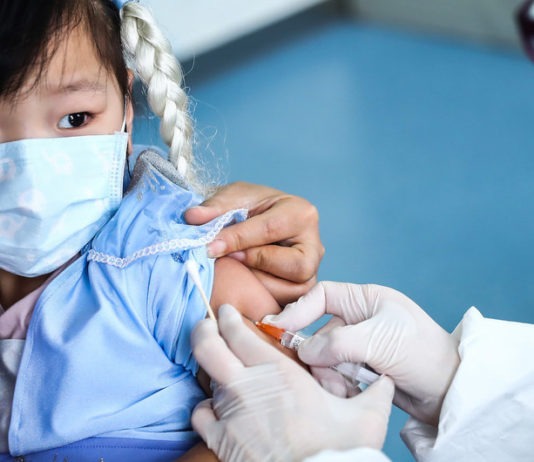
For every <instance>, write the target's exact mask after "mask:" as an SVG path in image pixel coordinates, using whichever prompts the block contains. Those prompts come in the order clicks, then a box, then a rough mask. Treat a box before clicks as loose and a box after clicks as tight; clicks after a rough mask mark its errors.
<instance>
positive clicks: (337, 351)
mask: <svg viewBox="0 0 534 462" xmlns="http://www.w3.org/2000/svg"><path fill="white" fill-rule="evenodd" d="M373 324H374V322H373V320H372V319H371V320H368V321H363V322H361V323H359V324H354V325H349V326H341V327H334V328H333V329H331V330H328V331H326V332H320V333H317V334H315V335H312V336H311V337H310V338H308V339H306V340H304V341H303V342H302V343H301V344H300V345H299V349H298V355H299V358H300V360H301V361H303V362H305V363H306V364H308V365H310V366H322V367H325V366H335V365H337V364H340V363H344V362H347V363H359V362H361V363H368V364H369V365H370V366H371V367H373V364H372V361H371V362H370V361H369V360H368V359H369V358H368V351H369V344H370V342H371V337H372V336H371V334H372V331H373Z"/></svg>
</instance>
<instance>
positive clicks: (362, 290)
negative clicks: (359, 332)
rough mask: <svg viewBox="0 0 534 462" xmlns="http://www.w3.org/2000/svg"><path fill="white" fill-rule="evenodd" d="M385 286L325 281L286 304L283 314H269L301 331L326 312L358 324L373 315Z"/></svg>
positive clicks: (273, 321) (276, 321) (275, 321)
mask: <svg viewBox="0 0 534 462" xmlns="http://www.w3.org/2000/svg"><path fill="white" fill-rule="evenodd" d="M384 289H385V288H383V287H381V286H376V285H357V284H350V283H343V282H332V281H322V282H319V283H318V284H317V285H316V286H315V287H314V288H313V289H312V290H311V291H310V292H309V293H308V294H306V295H304V296H303V297H301V298H300V299H299V300H297V301H296V302H295V303H291V304H289V305H287V306H286V307H285V309H284V310H283V311H282V313H280V314H279V315H277V316H274V317H269V322H270V323H271V324H274V325H277V326H279V327H283V328H285V329H289V330H295V329H296V330H298V329H302V328H303V327H305V326H307V325H309V324H311V323H312V322H313V321H315V320H317V319H319V317H321V316H322V315H323V314H333V315H336V316H338V317H340V318H341V319H343V320H344V321H345V323H346V324H356V323H358V322H361V321H364V320H366V319H368V318H370V317H371V316H372V315H373V312H374V309H375V307H376V303H377V300H378V299H379V298H380V294H381V293H382V291H383V290H384Z"/></svg>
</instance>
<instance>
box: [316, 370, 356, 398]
mask: <svg viewBox="0 0 534 462" xmlns="http://www.w3.org/2000/svg"><path fill="white" fill-rule="evenodd" d="M310 369H311V373H312V375H313V377H314V378H315V380H317V381H318V382H319V384H320V385H321V387H323V388H324V389H325V390H326V391H327V392H329V393H331V394H332V395H334V396H338V397H339V398H347V397H349V396H352V394H351V390H349V388H350V387H349V384H348V383H347V381H346V380H345V379H344V378H343V376H342V375H341V374H340V373H339V372H336V371H335V370H334V369H331V368H329V367H312V368H310Z"/></svg>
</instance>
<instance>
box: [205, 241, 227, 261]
mask: <svg viewBox="0 0 534 462" xmlns="http://www.w3.org/2000/svg"><path fill="white" fill-rule="evenodd" d="M225 251H226V242H224V241H223V240H222V239H215V240H214V241H213V242H211V243H210V244H208V257H209V258H218V257H222V256H223V255H224V253H225Z"/></svg>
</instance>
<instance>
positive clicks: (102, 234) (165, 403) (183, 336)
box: [0, 151, 245, 462]
mask: <svg viewBox="0 0 534 462" xmlns="http://www.w3.org/2000/svg"><path fill="white" fill-rule="evenodd" d="M200 201H201V198H200V197H199V196H198V195H196V194H194V193H191V192H190V191H187V190H186V189H185V188H183V187H182V186H180V184H179V180H178V178H177V176H176V171H175V169H174V168H173V167H172V165H171V164H169V163H168V162H167V161H165V160H163V159H162V158H161V156H159V155H158V154H156V153H154V152H150V151H147V152H144V153H143V154H142V155H141V156H140V158H139V159H138V161H137V162H136V167H135V170H134V177H133V180H132V182H131V185H130V188H129V190H128V192H127V194H126V195H125V197H124V198H123V200H122V202H121V205H120V207H119V210H118V211H117V212H116V214H115V215H114V216H113V218H112V219H111V220H110V221H109V222H108V223H107V224H106V225H105V226H104V227H103V228H102V229H101V230H100V231H99V232H98V234H97V235H96V236H95V238H94V239H93V240H92V242H91V243H90V244H89V245H88V246H86V248H85V249H83V251H82V254H81V256H80V257H79V258H78V259H77V260H76V261H74V262H73V263H72V264H71V265H70V266H69V267H68V268H66V269H65V270H64V271H63V272H62V273H61V274H60V275H59V276H57V277H56V279H54V280H53V281H52V282H51V283H50V284H49V286H48V287H47V288H46V289H45V290H44V292H43V293H42V295H41V297H40V298H39V300H38V302H37V304H36V306H35V309H34V313H33V316H32V319H31V323H30V326H29V329H28V334H27V338H26V344H25V347H24V352H23V355H22V359H21V363H20V368H19V372H18V375H17V380H16V385H15V394H14V398H13V407H12V416H11V423H10V428H9V448H10V452H11V454H12V455H28V454H29V456H27V457H26V459H25V460H27V461H36V462H38V461H45V460H46V461H53V460H57V461H63V460H65V458H66V459H68V460H73V461H85V460H87V461H95V462H98V461H100V460H103V461H104V462H109V461H114V460H117V461H125V460H128V461H134V460H143V461H160V460H172V459H173V458H175V457H178V456H179V455H181V454H182V453H183V452H185V451H186V450H187V449H189V448H190V447H191V446H192V445H194V444H195V443H196V442H198V436H197V435H196V434H195V432H194V431H193V430H192V428H191V423H190V418H191V412H192V410H193V408H194V406H195V405H196V404H197V403H198V402H199V401H200V400H201V399H203V398H204V394H203V392H202V391H201V389H200V388H199V386H198V384H197V381H196V378H195V375H196V372H197V369H198V365H197V363H196V361H195V359H194V357H193V355H192V351H191V345H190V334H191V331H192V329H193V327H194V326H195V324H196V323H197V322H198V321H199V320H201V319H203V318H204V317H205V315H206V313H205V308H204V307H203V303H202V301H201V298H200V294H199V291H198V290H197V289H196V288H195V286H194V284H193V282H192V281H191V280H190V279H189V278H188V276H187V273H186V272H185V270H184V265H183V263H184V262H185V261H186V260H188V259H191V258H192V259H194V260H196V262H197V263H198V265H199V267H200V276H201V280H202V283H203V286H204V289H205V291H206V293H207V295H208V297H209V296H210V294H211V288H212V285H213V261H212V260H211V259H209V258H208V257H207V255H206V251H205V244H207V243H208V242H210V241H211V240H213V238H214V237H215V236H216V235H217V233H218V232H219V231H220V229H221V228H222V227H224V226H226V225H227V224H229V223H231V222H233V221H236V220H242V219H244V218H245V211H235V212H231V213H227V214H225V215H223V216H221V217H218V218H217V219H215V220H213V221H212V222H210V223H208V224H206V225H202V226H190V225H187V224H186V223H184V220H183V217H182V212H183V211H184V210H186V209H187V208H189V207H191V206H193V205H196V204H198V203H199V202H200ZM4 460H6V461H7V460H12V458H11V457H10V456H7V455H4V456H0V461H4Z"/></svg>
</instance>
